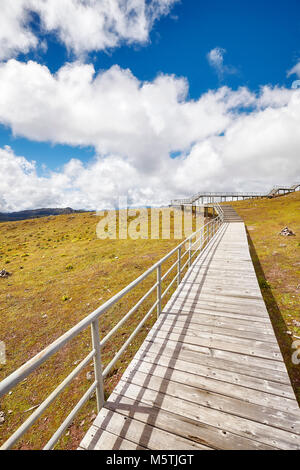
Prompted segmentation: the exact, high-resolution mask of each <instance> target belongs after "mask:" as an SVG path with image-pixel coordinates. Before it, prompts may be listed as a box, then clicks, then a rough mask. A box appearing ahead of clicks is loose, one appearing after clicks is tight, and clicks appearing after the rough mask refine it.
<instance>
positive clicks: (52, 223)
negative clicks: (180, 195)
mask: <svg viewBox="0 0 300 470" xmlns="http://www.w3.org/2000/svg"><path fill="white" fill-rule="evenodd" d="M99 220H100V219H99V217H96V216H95V215H94V214H92V213H82V214H72V215H60V216H56V217H53V216H52V217H46V218H42V219H33V220H27V221H18V222H8V223H2V224H1V226H0V270H1V269H3V268H4V269H6V270H7V271H9V272H11V273H12V275H11V276H10V277H8V278H0V340H3V341H5V344H6V353H7V363H6V364H5V365H2V366H1V365H0V380H1V379H3V378H4V377H5V376H7V375H8V374H9V373H11V372H13V371H14V370H15V369H17V368H18V367H19V366H20V365H22V364H23V363H24V362H26V361H27V360H28V359H30V358H31V357H32V356H33V355H35V354H37V353H38V352H39V351H41V350H42V349H43V348H44V347H45V346H47V345H49V344H50V343H51V342H52V341H54V340H55V339H56V338H58V337H59V336H60V335H61V334H63V333H64V332H66V331H67V330H68V329H69V328H70V327H72V326H73V325H75V324H76V323H77V322H78V321H80V320H81V319H82V318H83V317H85V316H86V315H87V314H89V313H90V312H92V311H93V310H94V309H95V308H96V307H98V306H99V305H101V304H102V303H104V302H105V301H106V300H107V299H109V298H110V297H112V296H113V295H114V294H116V293H117V292H118V291H119V290H121V289H122V288H123V287H125V286H126V285H127V284H128V283H129V282H131V281H133V280H134V279H135V278H137V277H138V276H139V275H140V274H142V273H143V272H144V271H145V270H146V269H147V268H149V267H150V266H151V265H152V264H153V263H154V262H156V261H158V260H159V259H160V258H161V257H162V256H163V255H165V254H166V253H167V252H168V251H170V250H171V249H172V248H173V247H174V246H176V245H177V244H178V243H179V240H172V239H171V240H151V239H139V240H131V239H129V240H99V239H98V238H97V236H96V225H97V223H98V222H99ZM171 228H172V224H171ZM173 262H174V259H171V260H170V263H169V265H171V264H172V263H173ZM155 276H156V273H154V274H153V276H152V278H149V279H147V280H146V281H144V282H143V283H142V284H140V285H139V286H138V287H137V288H136V289H135V290H134V291H132V292H131V293H130V294H128V295H127V296H126V297H125V298H124V299H123V300H121V301H120V302H118V303H117V304H116V305H115V307H113V308H112V309H110V310H109V311H108V312H107V313H105V314H104V315H103V316H102V317H101V320H100V331H101V335H102V336H104V335H105V334H106V333H107V332H108V331H110V330H111V328H112V327H113V326H114V325H115V324H116V323H117V322H118V321H119V320H120V318H121V317H122V316H123V315H124V314H125V313H126V312H127V311H128V310H129V309H130V307H131V306H132V305H134V304H135V303H136V301H137V299H138V298H140V297H141V296H142V295H143V294H144V293H145V292H146V288H147V286H148V288H150V286H152V285H153V284H154V282H155V279H156V277H155ZM169 282H170V281H169ZM154 295H155V294H154ZM153 300H154V297H153V296H152V297H150V298H149V302H148V303H147V302H146V303H145V304H143V306H142V307H141V308H140V309H139V310H138V311H137V312H136V313H135V314H134V315H133V317H132V319H131V320H130V321H129V322H127V323H125V325H123V327H122V328H121V329H120V330H119V331H118V333H117V334H115V335H114V336H113V337H112V339H111V340H110V341H109V342H108V343H107V345H106V346H105V348H104V350H103V354H102V357H103V362H104V365H106V364H107V363H108V362H109V360H111V359H112V357H113V356H114V354H115V353H116V351H117V350H118V349H119V348H120V346H121V345H122V344H123V343H124V342H125V340H126V339H127V337H128V336H129V334H130V333H131V332H132V331H133V329H134V328H135V326H136V325H137V323H138V321H139V319H141V318H142V316H143V315H144V314H145V313H146V312H147V311H148V309H149V307H150V305H151V302H152V303H153ZM155 318H156V315H155V313H154V315H153V316H152V317H151V319H150V320H149V321H148V322H147V323H146V324H145V326H144V327H143V329H142V330H141V332H140V333H139V335H138V337H137V339H135V340H134V341H132V343H131V345H130V347H129V348H128V350H127V351H126V352H125V353H124V354H123V356H122V358H121V359H120V360H119V362H118V363H117V364H116V365H115V368H114V370H113V371H112V373H111V374H110V376H109V377H108V378H107V380H106V384H105V393H106V395H109V394H110V392H111V391H112V390H113V388H114V387H115V385H116V383H117V382H118V380H119V378H120V376H121V374H122V373H123V371H124V369H125V368H126V366H127V365H128V363H129V361H130V360H131V358H132V357H133V355H134V354H135V352H136V350H137V349H138V347H139V346H140V344H141V343H142V341H143V339H144V337H145V335H146V334H147V331H148V329H149V328H150V326H151V325H152V324H153V322H154V321H155ZM90 349H91V340H90V331H89V330H88V331H86V332H84V333H83V334H81V335H79V336H78V337H76V338H75V339H74V340H72V341H71V342H70V343H68V345H67V346H65V347H64V348H63V350H61V351H60V352H59V353H57V354H56V355H55V356H54V357H53V358H51V360H49V361H47V362H46V363H45V364H44V365H43V366H42V367H40V368H39V370H38V371H36V372H35V373H33V374H31V376H30V377H28V379H25V381H23V382H22V383H21V384H19V385H18V386H17V387H16V388H15V389H14V390H13V391H12V393H11V394H10V395H7V396H6V397H5V398H4V399H3V400H2V403H1V410H2V411H4V414H5V422H4V423H3V424H0V442H3V441H4V440H5V438H7V437H8V436H9V435H10V434H11V433H12V432H13V431H14V430H15V429H16V427H17V425H20V424H21V423H22V422H23V421H24V420H25V419H26V418H27V417H28V416H29V415H30V413H31V412H32V408H33V407H36V406H37V405H39V404H40V403H41V402H42V400H43V399H45V398H46V397H47V396H48V394H49V393H50V392H51V391H52V390H54V388H55V387H56V386H57V385H58V384H59V383H60V382H61V381H62V380H63V379H64V378H65V377H66V375H67V373H69V372H71V370H73V369H74V366H75V365H76V364H77V363H78V362H79V361H80V360H81V359H83V358H84V357H85V356H86V355H87V353H88V352H89V351H90ZM92 370H93V367H92V364H91V366H90V367H88V368H87V369H85V370H84V371H83V373H82V374H81V375H80V376H78V378H77V379H75V380H74V381H73V383H72V385H71V386H70V387H68V389H67V390H66V391H65V392H64V393H63V394H62V395H61V398H60V399H58V400H56V401H55V404H54V405H52V406H51V407H50V408H49V412H46V413H45V414H44V415H43V416H42V417H41V418H40V419H39V421H38V422H37V424H36V425H35V426H34V427H33V428H32V430H31V431H30V432H28V433H27V434H26V435H25V436H24V438H23V439H22V440H20V441H19V443H18V445H17V448H19V449H20V448H21V449H29V448H31V449H32V448H34V449H37V448H40V447H41V446H42V445H43V444H45V443H46V442H47V440H48V439H49V438H50V436H51V435H52V434H53V432H54V430H56V429H57V427H58V426H59V425H60V424H61V422H62V421H63V419H64V418H65V417H66V416H67V414H68V413H69V412H70V410H71V409H72V408H73V407H74V405H75V404H76V402H77V401H78V400H79V399H80V398H81V396H82V395H83V393H84V392H85V391H86V390H87V388H88V387H89V386H90V385H91V383H92V382H91V380H90V379H88V378H87V372H89V371H92ZM88 375H89V374H88ZM95 412H96V401H95V398H94V397H93V398H92V399H91V400H89V401H88V403H87V405H86V406H85V407H84V408H83V410H82V412H81V413H80V415H79V416H78V418H77V419H76V420H75V421H74V423H73V424H72V426H70V428H69V429H68V431H67V433H66V435H65V436H64V438H63V439H62V440H61V442H60V443H59V446H58V447H59V448H76V446H77V445H78V443H79V441H80V440H81V438H82V436H83V434H84V432H85V431H86V430H87V429H88V428H89V426H90V424H91V421H92V420H93V418H94V417H95V416H94V415H95Z"/></svg>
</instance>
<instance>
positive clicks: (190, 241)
mask: <svg viewBox="0 0 300 470" xmlns="http://www.w3.org/2000/svg"><path fill="white" fill-rule="evenodd" d="M191 247H192V239H191V238H190V239H189V268H190V267H191V260H192V258H191V256H192V253H191V250H192V248H191Z"/></svg>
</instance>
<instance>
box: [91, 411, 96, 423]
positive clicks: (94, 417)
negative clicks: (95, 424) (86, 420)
mask: <svg viewBox="0 0 300 470" xmlns="http://www.w3.org/2000/svg"><path fill="white" fill-rule="evenodd" d="M96 418H97V415H96V413H93V414H92V415H91V418H90V420H91V421H94V419H96Z"/></svg>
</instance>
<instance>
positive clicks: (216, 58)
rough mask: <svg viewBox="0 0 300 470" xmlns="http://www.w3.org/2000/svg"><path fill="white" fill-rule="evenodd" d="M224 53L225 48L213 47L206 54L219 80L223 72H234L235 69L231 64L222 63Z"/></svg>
mask: <svg viewBox="0 0 300 470" xmlns="http://www.w3.org/2000/svg"><path fill="white" fill-rule="evenodd" d="M225 54H226V49H223V48H222V47H215V48H214V49H212V50H211V51H210V52H209V53H208V54H207V60H208V62H209V64H210V65H211V67H213V68H214V69H215V71H216V73H217V75H218V77H219V79H220V80H222V79H223V77H224V75H225V74H234V73H236V69H235V68H234V67H232V66H228V65H225V64H224V55H225Z"/></svg>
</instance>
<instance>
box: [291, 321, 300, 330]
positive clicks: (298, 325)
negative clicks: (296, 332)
mask: <svg viewBox="0 0 300 470" xmlns="http://www.w3.org/2000/svg"><path fill="white" fill-rule="evenodd" d="M292 322H293V325H295V326H297V327H298V328H300V321H298V320H292Z"/></svg>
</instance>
